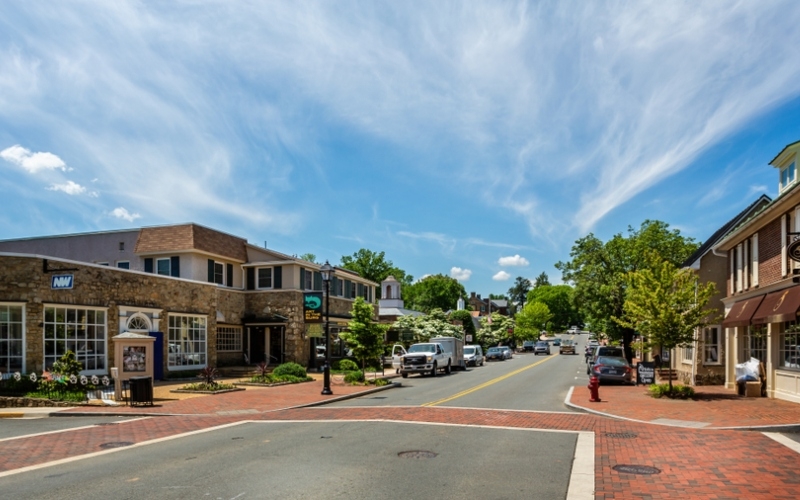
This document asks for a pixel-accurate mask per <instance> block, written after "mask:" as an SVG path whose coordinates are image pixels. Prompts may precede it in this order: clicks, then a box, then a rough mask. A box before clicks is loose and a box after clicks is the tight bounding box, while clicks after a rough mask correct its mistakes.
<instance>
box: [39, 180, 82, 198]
mask: <svg viewBox="0 0 800 500" xmlns="http://www.w3.org/2000/svg"><path fill="white" fill-rule="evenodd" d="M46 189H47V190H48V191H63V192H64V193H67V194H69V195H76V194H82V193H84V192H85V191H86V188H85V187H83V186H81V185H80V184H77V183H75V182H72V181H67V182H65V183H64V184H51V185H50V187H48V188H46Z"/></svg>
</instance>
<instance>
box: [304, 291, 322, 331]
mask: <svg viewBox="0 0 800 500" xmlns="http://www.w3.org/2000/svg"><path fill="white" fill-rule="evenodd" d="M303 316H304V318H305V322H306V323H322V292H309V293H304V294H303Z"/></svg>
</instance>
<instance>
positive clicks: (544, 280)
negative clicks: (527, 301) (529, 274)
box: [533, 272, 550, 288]
mask: <svg viewBox="0 0 800 500" xmlns="http://www.w3.org/2000/svg"><path fill="white" fill-rule="evenodd" d="M540 286H550V278H548V277H547V273H546V272H542V274H540V275H539V276H537V277H536V280H534V282H533V288H539V287H540Z"/></svg>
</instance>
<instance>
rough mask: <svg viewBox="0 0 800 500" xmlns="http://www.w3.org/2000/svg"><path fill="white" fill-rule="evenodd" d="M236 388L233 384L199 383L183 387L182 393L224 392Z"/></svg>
mask: <svg viewBox="0 0 800 500" xmlns="http://www.w3.org/2000/svg"><path fill="white" fill-rule="evenodd" d="M235 388H236V386H234V385H232V384H217V383H213V384H207V383H205V382H197V383H194V384H187V385H184V386H183V387H181V390H182V391H222V390H226V389H235Z"/></svg>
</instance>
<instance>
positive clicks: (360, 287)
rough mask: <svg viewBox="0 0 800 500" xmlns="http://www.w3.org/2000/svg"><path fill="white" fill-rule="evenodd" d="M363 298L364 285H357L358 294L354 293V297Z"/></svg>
mask: <svg viewBox="0 0 800 500" xmlns="http://www.w3.org/2000/svg"><path fill="white" fill-rule="evenodd" d="M363 296H364V285H363V284H361V283H359V284H358V292H357V293H356V297H363Z"/></svg>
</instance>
